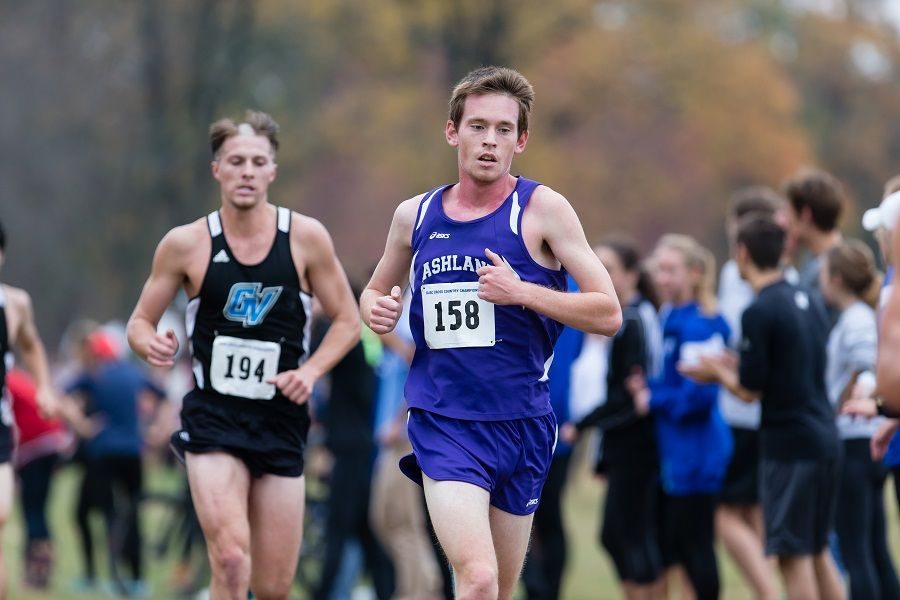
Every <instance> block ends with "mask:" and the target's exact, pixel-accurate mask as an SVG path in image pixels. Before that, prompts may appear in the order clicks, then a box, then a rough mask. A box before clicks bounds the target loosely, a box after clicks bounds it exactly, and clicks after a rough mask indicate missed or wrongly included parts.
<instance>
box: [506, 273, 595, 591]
mask: <svg viewBox="0 0 900 600" xmlns="http://www.w3.org/2000/svg"><path fill="white" fill-rule="evenodd" d="M568 286H569V291H574V290H576V289H578V284H577V283H575V280H574V279H573V278H572V277H569V278H568ZM588 339H590V342H588V343H590V344H591V348H589V349H588V350H587V351H586V352H584V349H585V348H584V346H585V344H586V342H587V340H588ZM603 344H604V342H602V341H600V340H599V336H590V335H588V334H585V333H584V332H583V331H580V330H578V329H573V328H572V327H563V330H562V333H560V335H559V339H558V340H557V341H556V346H554V348H553V362H552V363H551V364H550V371H549V376H550V382H549V384H550V404H551V406H552V407H553V413H554V415H555V416H556V422H557V423H559V427H560V430H559V438H558V439H557V442H556V449H555V451H554V452H553V461H552V462H551V463H550V472H549V473H548V475H547V481H546V483H544V489H543V491H542V492H541V503H540V504H539V505H538V509H537V510H536V511H535V513H534V521H533V523H532V529H531V545H530V546H529V548H528V556H527V558H526V559H525V566H524V568H523V570H522V583H523V584H524V586H525V591H526V594H527V597H528V599H529V600H555V599H556V598H559V597H560V594H561V593H562V586H563V576H564V573H565V569H566V562H567V559H568V555H569V543H568V539H567V536H566V526H565V523H564V522H563V506H562V501H563V492H564V491H565V485H566V480H567V479H568V475H569V464H570V462H571V460H572V452H573V450H574V444H575V442H576V441H577V439H576V438H577V436H576V435H575V434H574V433H571V432H570V435H568V436H566V435H565V434H564V431H566V428H565V424H566V423H569V424H570V427H571V422H572V419H573V413H577V414H579V415H583V414H584V412H585V410H587V409H586V408H584V405H585V404H587V405H588V409H589V408H590V404H591V403H594V402H597V401H599V400H600V399H601V398H602V396H603V390H604V385H603V382H602V376H601V374H600V370H601V365H599V364H597V362H596V358H597V356H596V352H592V349H598V348H599V349H601V350H602V348H603ZM579 360H581V361H582V365H583V368H582V369H581V372H582V373H583V374H584V375H585V377H583V378H582V379H580V380H579V381H578V382H577V383H576V382H575V379H576V376H575V365H576V363H578V362H579ZM601 360H602V359H601ZM576 388H577V393H576ZM576 395H578V397H579V398H581V399H583V398H587V401H586V402H585V401H583V400H576V399H575V397H576ZM576 404H577V405H578V407H577V408H576V406H575V405H576Z"/></svg>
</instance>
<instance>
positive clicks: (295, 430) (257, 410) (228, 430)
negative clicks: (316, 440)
mask: <svg viewBox="0 0 900 600" xmlns="http://www.w3.org/2000/svg"><path fill="white" fill-rule="evenodd" d="M297 408H298V409H300V410H294V411H292V412H291V413H289V414H286V413H284V412H282V411H280V410H277V409H273V408H270V407H267V406H265V405H262V401H254V400H233V399H228V398H223V397H221V396H218V397H217V396H215V395H212V394H207V393H204V394H196V393H195V392H192V393H191V394H188V396H187V397H186V398H185V400H184V406H183V407H182V410H181V429H180V430H179V431H176V432H175V433H173V434H172V449H173V450H174V451H175V453H176V454H177V455H178V457H179V458H180V459H181V460H184V455H185V453H186V452H191V453H194V454H203V453H206V452H226V453H228V454H231V455H232V456H235V457H236V458H239V459H240V460H241V461H243V462H244V464H246V465H247V469H248V470H249V471H250V474H251V475H252V476H253V477H261V476H263V475H265V474H271V475H280V476H282V477H300V476H301V475H303V467H304V462H303V451H304V449H305V447H306V436H307V433H308V432H309V425H310V418H309V412H308V410H307V408H306V407H305V406H303V407H297Z"/></svg>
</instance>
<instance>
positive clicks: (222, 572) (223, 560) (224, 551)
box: [210, 542, 250, 588]
mask: <svg viewBox="0 0 900 600" xmlns="http://www.w3.org/2000/svg"><path fill="white" fill-rule="evenodd" d="M210 555H211V556H210V559H211V562H212V565H211V566H212V569H213V572H214V573H215V574H216V575H217V578H218V579H219V580H220V581H222V582H223V583H225V584H227V586H228V587H229V588H232V587H235V586H239V585H241V584H242V583H246V581H247V580H249V578H250V553H249V552H248V551H247V548H246V547H244V546H242V545H241V544H237V543H233V542H232V543H219V544H213V545H212V548H211V551H210Z"/></svg>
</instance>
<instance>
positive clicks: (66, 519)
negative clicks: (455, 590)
mask: <svg viewBox="0 0 900 600" xmlns="http://www.w3.org/2000/svg"><path fill="white" fill-rule="evenodd" d="M79 479H80V472H79V471H78V469H77V468H73V467H67V468H64V469H62V470H61V471H60V472H59V473H58V476H57V478H56V479H55V481H54V488H53V495H52V498H51V509H50V512H51V527H52V528H53V532H54V535H55V537H56V560H57V564H56V571H55V576H54V587H53V589H52V590H51V591H49V592H47V593H44V594H40V593H37V592H34V591H30V590H24V589H22V587H21V573H22V572H23V566H22V564H23V563H22V558H21V556H22V554H21V547H22V539H23V531H22V521H21V514H20V513H19V511H18V509H16V510H15V511H14V515H13V517H12V519H11V522H10V524H9V526H8V527H7V530H6V532H5V536H4V538H5V539H4V540H3V541H4V544H3V547H4V550H5V555H6V560H7V570H8V574H9V579H10V594H9V598H10V599H11V600H17V599H19V598H23V599H35V600H76V599H78V600H85V599H90V598H107V597H108V596H105V595H84V594H76V593H74V592H72V587H71V586H72V583H73V581H74V580H75V578H76V577H77V576H78V574H79V568H80V564H81V563H80V556H79V552H80V550H79V545H78V544H77V541H76V537H75V536H76V531H75V524H74V517H73V513H74V505H75V501H76V497H77V495H76V492H77V486H78V482H79ZM178 485H179V479H178V476H177V475H175V474H174V473H173V472H172V471H170V470H167V469H160V468H149V469H148V470H147V488H148V489H149V490H153V491H172V490H175V489H177V488H178ZM602 497H603V484H602V483H601V482H599V481H598V480H596V479H594V478H593V477H591V476H590V475H589V474H588V472H587V469H586V467H585V466H584V465H577V466H576V467H575V468H574V470H573V472H572V476H571V478H570V482H569V486H568V488H567V491H566V497H565V505H566V514H565V518H566V524H567V528H568V532H569V538H570V553H569V556H570V561H569V565H568V568H567V576H566V583H565V593H564V595H563V597H564V598H566V599H567V600H598V599H599V600H606V599H615V598H619V597H621V596H620V594H619V592H618V588H617V586H616V580H615V576H614V573H613V571H612V567H611V564H610V562H609V559H608V557H607V556H606V555H605V553H603V552H602V550H601V549H600V547H599V545H598V543H597V530H598V521H599V517H600V510H601V503H602ZM886 502H887V506H888V515H889V521H890V534H889V540H890V543H891V547H892V550H893V552H894V556H895V557H897V556H900V527H898V518H897V508H896V504H895V502H894V500H893V495H890V496H888V497H886ZM166 520H167V517H166V514H165V509H163V508H161V507H159V506H153V505H151V506H148V507H147V508H146V510H145V511H144V512H143V514H142V523H143V531H144V534H145V537H148V538H153V539H155V537H156V536H158V535H159V532H160V529H161V527H162V525H163V524H164V523H165V522H166ZM92 525H93V526H94V530H95V532H96V533H97V534H98V535H97V536H96V537H97V539H98V540H101V539H103V538H102V533H103V532H102V523H101V522H100V521H99V520H97V521H94V522H93V523H92ZM102 554H103V553H102V552H98V555H99V556H98V561H99V565H98V568H99V571H100V573H107V572H108V571H107V569H106V564H105V561H104V560H103V558H104V557H103V556H102ZM145 558H146V560H145V565H146V571H147V577H148V580H149V583H150V587H151V597H152V598H159V599H173V598H174V597H175V595H174V592H173V591H172V588H171V585H170V582H171V573H172V567H173V564H174V559H173V557H172V556H171V554H170V555H168V556H165V557H163V558H162V559H156V558H154V557H152V556H151V554H150V550H149V549H148V550H147V551H146V552H145ZM719 564H720V567H721V569H722V577H723V582H724V587H723V595H722V598H723V600H743V599H745V598H746V599H750V598H751V597H752V596H751V594H750V592H749V591H748V590H747V588H746V587H745V586H744V585H743V582H742V581H741V579H740V577H739V575H738V574H737V572H736V570H735V568H734V565H733V564H732V563H731V562H730V561H729V560H728V558H727V557H726V556H725V555H724V553H720V563H719ZM298 597H299V596H298Z"/></svg>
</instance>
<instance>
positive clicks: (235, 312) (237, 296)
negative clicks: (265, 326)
mask: <svg viewBox="0 0 900 600" xmlns="http://www.w3.org/2000/svg"><path fill="white" fill-rule="evenodd" d="M281 289H282V288H281V286H280V285H279V286H276V287H267V288H264V287H263V286H262V284H261V283H259V282H241V283H236V284H234V285H233V286H231V291H230V292H229V293H228V300H227V301H226V302H225V308H224V309H223V310H222V314H224V315H225V318H226V319H228V320H229V321H237V322H238V323H242V324H243V325H244V327H255V326H257V325H259V324H260V323H262V322H263V320H265V318H266V315H267V314H268V313H269V311H270V310H272V307H273V306H275V302H276V301H277V300H278V296H280V295H281Z"/></svg>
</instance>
